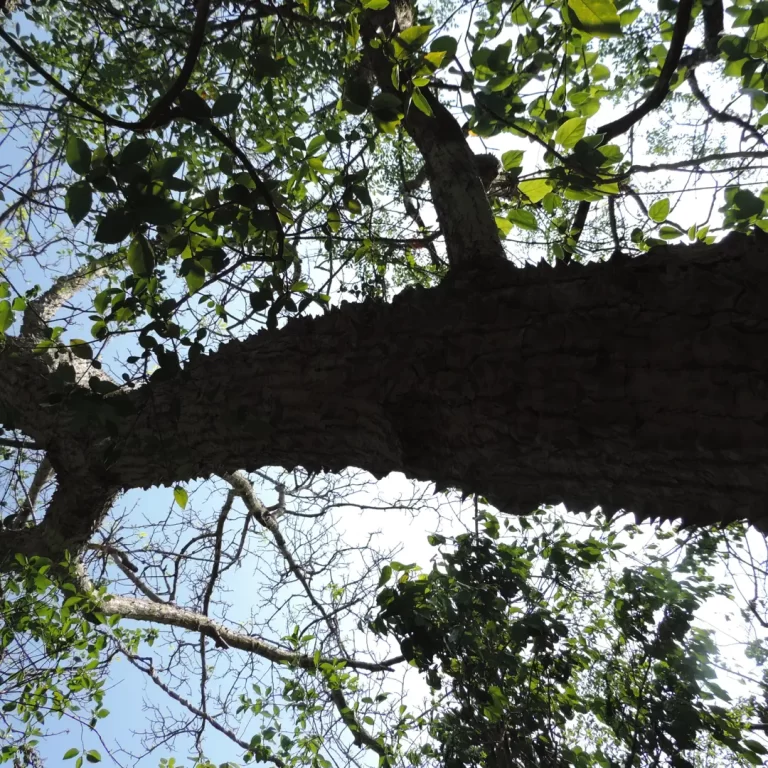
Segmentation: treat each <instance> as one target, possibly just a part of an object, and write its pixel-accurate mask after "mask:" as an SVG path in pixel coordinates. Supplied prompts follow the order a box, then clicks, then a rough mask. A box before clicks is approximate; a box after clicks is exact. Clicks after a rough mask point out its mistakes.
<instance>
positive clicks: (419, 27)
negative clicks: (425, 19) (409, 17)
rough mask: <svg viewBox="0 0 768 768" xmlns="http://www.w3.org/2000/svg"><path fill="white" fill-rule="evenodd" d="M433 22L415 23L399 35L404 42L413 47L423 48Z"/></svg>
mask: <svg viewBox="0 0 768 768" xmlns="http://www.w3.org/2000/svg"><path fill="white" fill-rule="evenodd" d="M432 26H433V25H432V24H414V25H413V26H412V27H408V28H407V29H404V30H403V31H402V32H401V33H400V34H399V35H398V36H397V37H398V40H399V41H400V42H402V43H405V44H406V45H407V46H409V47H412V48H421V46H422V45H424V43H426V42H427V38H428V37H429V33H430V31H431V29H432Z"/></svg>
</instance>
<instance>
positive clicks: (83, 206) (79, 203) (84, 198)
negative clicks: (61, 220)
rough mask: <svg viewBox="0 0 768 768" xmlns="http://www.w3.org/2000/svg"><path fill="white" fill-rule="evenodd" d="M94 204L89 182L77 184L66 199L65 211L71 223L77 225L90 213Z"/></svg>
mask: <svg viewBox="0 0 768 768" xmlns="http://www.w3.org/2000/svg"><path fill="white" fill-rule="evenodd" d="M92 204H93V191H92V190H91V185H90V184H89V183H88V182H87V181H78V182H75V183H74V184H73V185H72V186H71V187H70V188H69V189H68V190H67V194H66V195H65V197H64V209H65V210H66V212H67V216H69V219H70V221H71V222H72V223H73V224H75V225H77V224H79V223H80V222H81V221H82V220H83V219H84V218H85V217H86V216H87V215H88V213H89V212H90V210H91V205H92Z"/></svg>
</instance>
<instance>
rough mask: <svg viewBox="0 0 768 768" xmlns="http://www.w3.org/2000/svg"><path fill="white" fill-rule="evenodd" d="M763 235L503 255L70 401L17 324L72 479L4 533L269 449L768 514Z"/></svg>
mask: <svg viewBox="0 0 768 768" xmlns="http://www.w3.org/2000/svg"><path fill="white" fill-rule="evenodd" d="M765 251H766V247H765V239H764V238H761V239H755V238H747V237H745V236H737V235H734V236H731V237H729V238H728V239H727V240H725V241H724V242H722V243H720V244H717V245H712V246H695V247H670V248H664V249H659V250H656V251H654V252H653V253H651V254H649V255H647V256H644V257H641V258H637V259H632V260H626V261H624V260H622V261H619V262H617V261H612V262H609V263H605V264H593V265H589V266H579V265H574V266H568V267H565V266H563V267H560V268H556V269H553V268H551V267H549V266H547V265H544V264H542V265H541V266H539V267H529V268H526V269H522V270H521V269H517V268H515V267H513V266H512V265H511V264H509V263H506V262H502V261H490V262H488V261H486V262H484V263H483V265H482V268H475V267H471V268H464V269H459V270H456V271H455V272H454V273H453V274H452V275H451V277H449V278H448V279H447V280H446V281H445V282H444V283H443V284H442V285H441V286H440V287H438V288H435V289H432V290H408V291H406V292H404V293H403V294H401V295H400V296H398V297H397V298H396V299H395V300H394V301H393V303H392V304H391V305H387V304H384V303H376V302H367V303H365V304H361V305H353V304H345V305H344V306H342V307H341V308H340V309H337V310H335V311H333V312H331V313H329V314H328V315H326V316H324V317H319V318H302V319H297V320H294V321H292V322H290V323H288V325H287V326H286V327H284V328H283V329H280V330H277V331H263V332H261V333H259V334H257V335H255V336H253V337H251V338H250V339H247V340H245V341H242V342H230V343H229V344H227V345H224V346H223V347H221V348H220V349H219V350H218V351H217V352H215V353H213V354H211V355H209V356H206V357H203V358H201V359H199V360H197V361H196V362H194V363H193V364H190V365H189V366H188V367H187V368H186V369H185V370H184V371H183V372H181V373H180V374H179V375H178V376H177V377H176V378H174V379H172V380H168V381H164V382H152V383H150V384H148V385H147V386H145V387H143V388H141V389H139V390H136V391H132V392H128V393H117V394H114V395H110V396H108V397H101V396H97V395H91V396H84V395H83V394H82V392H81V393H80V394H79V395H78V397H65V398H64V399H62V400H60V401H59V402H58V403H54V404H51V402H50V400H48V401H46V399H45V397H44V392H45V387H44V383H45V382H44V380H43V379H41V378H40V371H38V370H37V369H36V368H37V366H41V365H42V363H41V362H39V360H35V359H33V358H31V357H29V356H28V353H27V352H25V351H24V350H22V349H20V348H18V346H16V347H14V343H10V344H9V346H8V348H6V350H5V352H4V355H3V357H4V364H3V366H2V372H0V385H2V390H0V392H1V393H2V399H3V401H4V402H6V403H8V402H14V401H15V404H16V408H15V412H16V417H17V418H16V426H18V427H20V428H21V429H23V430H24V431H25V432H27V433H28V434H29V435H30V436H31V437H33V438H34V439H35V440H36V441H37V443H38V444H39V445H40V446H41V447H43V448H45V449H47V450H48V455H49V458H50V461H51V463H52V465H53V466H54V468H55V469H56V471H57V474H58V478H59V488H58V490H57V492H56V495H55V497H54V501H53V504H52V507H51V509H50V510H49V511H48V515H47V517H46V520H45V523H44V524H43V526H41V527H40V528H39V529H32V531H25V532H17V531H5V532H3V533H2V539H0V541H1V542H2V546H3V549H4V550H5V552H6V554H12V552H13V551H15V550H14V549H13V548H14V547H16V548H21V549H23V550H24V551H27V552H31V551H35V548H36V547H37V548H38V550H37V551H51V550H53V551H55V550H57V549H58V548H59V547H63V546H68V547H70V548H71V547H74V546H79V545H82V544H83V543H84V542H85V541H86V540H87V538H88V536H89V535H90V533H91V532H92V530H93V527H94V526H95V525H97V524H98V522H99V521H100V519H101V516H102V515H103V513H104V510H105V508H106V506H107V505H108V503H109V501H110V500H111V498H112V497H113V496H114V494H115V493H116V492H117V491H118V490H120V489H127V488H136V487H148V486H150V485H153V484H161V483H165V484H170V483H173V482H177V481H180V480H185V479H189V478H193V477H200V476H206V475H208V474H210V473H213V472H217V473H222V472H225V471H229V470H231V469H233V468H236V467H240V468H244V469H256V468H258V467H260V466H264V465H269V464H276V465H284V466H289V467H290V466H294V465H303V466H306V467H309V468H312V469H321V468H327V469H331V470H340V469H342V468H344V467H347V466H356V467H361V468H363V469H367V470H369V471H370V472H372V473H373V474H375V475H377V476H382V475H385V474H386V473H388V472H392V471H401V472H404V473H405V474H406V475H408V476H410V477H413V478H418V479H421V480H430V481H433V482H435V483H436V484H437V486H438V487H456V488H460V489H462V490H464V491H467V492H477V493H480V494H483V495H485V496H487V497H488V498H489V500H490V501H492V502H493V503H494V504H496V505H498V506H499V507H500V508H501V509H503V510H506V511H509V512H513V513H526V512H530V511H532V510H533V509H535V508H536V507H537V506H538V505H539V504H541V503H555V502H561V501H562V502H564V503H565V504H566V506H568V507H569V508H571V509H589V508H592V507H594V506H596V505H598V504H601V505H603V506H604V508H605V509H607V510H609V511H612V510H616V509H628V510H632V511H634V512H636V513H637V514H638V515H640V516H641V517H648V516H651V517H662V518H666V519H671V518H677V517H682V518H684V519H685V520H686V522H688V523H694V524H700V523H711V522H728V521H732V520H736V519H741V518H747V519H748V520H750V521H751V522H752V523H754V524H756V525H759V526H763V527H764V526H765V525H766V501H765V500H766V492H767V491H768V471H767V470H766V466H767V462H768V420H767V418H766V416H767V413H768V397H767V396H766V375H767V374H768V303H766V301H765V297H766V296H768V261H766V253H765ZM14 354H16V355H17V357H16V358H14ZM25 360H26V361H27V362H29V365H24V364H23V363H24V361H25ZM9 385H10V386H9ZM30 393H32V395H30ZM53 399H54V400H55V399H56V398H53ZM40 537H44V538H45V541H47V542H48V544H47V545H46V546H45V547H43V550H40V547H41V546H42V545H41V541H40Z"/></svg>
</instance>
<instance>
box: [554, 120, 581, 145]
mask: <svg viewBox="0 0 768 768" xmlns="http://www.w3.org/2000/svg"><path fill="white" fill-rule="evenodd" d="M586 130H587V119H586V118H585V117H572V118H570V120H566V121H565V122H564V123H563V124H562V125H561V126H560V127H559V128H558V129H557V133H556V134H555V141H556V142H557V143H558V144H560V145H561V146H563V147H565V148H566V149H573V147H575V146H576V145H577V144H578V143H579V142H580V141H581V139H582V138H583V137H584V132H585V131H586Z"/></svg>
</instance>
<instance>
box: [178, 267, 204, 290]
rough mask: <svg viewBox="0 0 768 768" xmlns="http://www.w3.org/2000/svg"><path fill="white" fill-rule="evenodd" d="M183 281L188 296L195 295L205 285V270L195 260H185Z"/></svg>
mask: <svg viewBox="0 0 768 768" xmlns="http://www.w3.org/2000/svg"><path fill="white" fill-rule="evenodd" d="M183 266H184V270H183V273H184V279H185V280H186V282H187V290H188V291H189V293H190V295H191V294H193V293H197V292H198V291H199V290H200V289H201V288H202V287H203V285H205V269H203V266H202V264H200V262H199V261H198V260H197V259H186V260H185V261H184V262H183Z"/></svg>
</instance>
